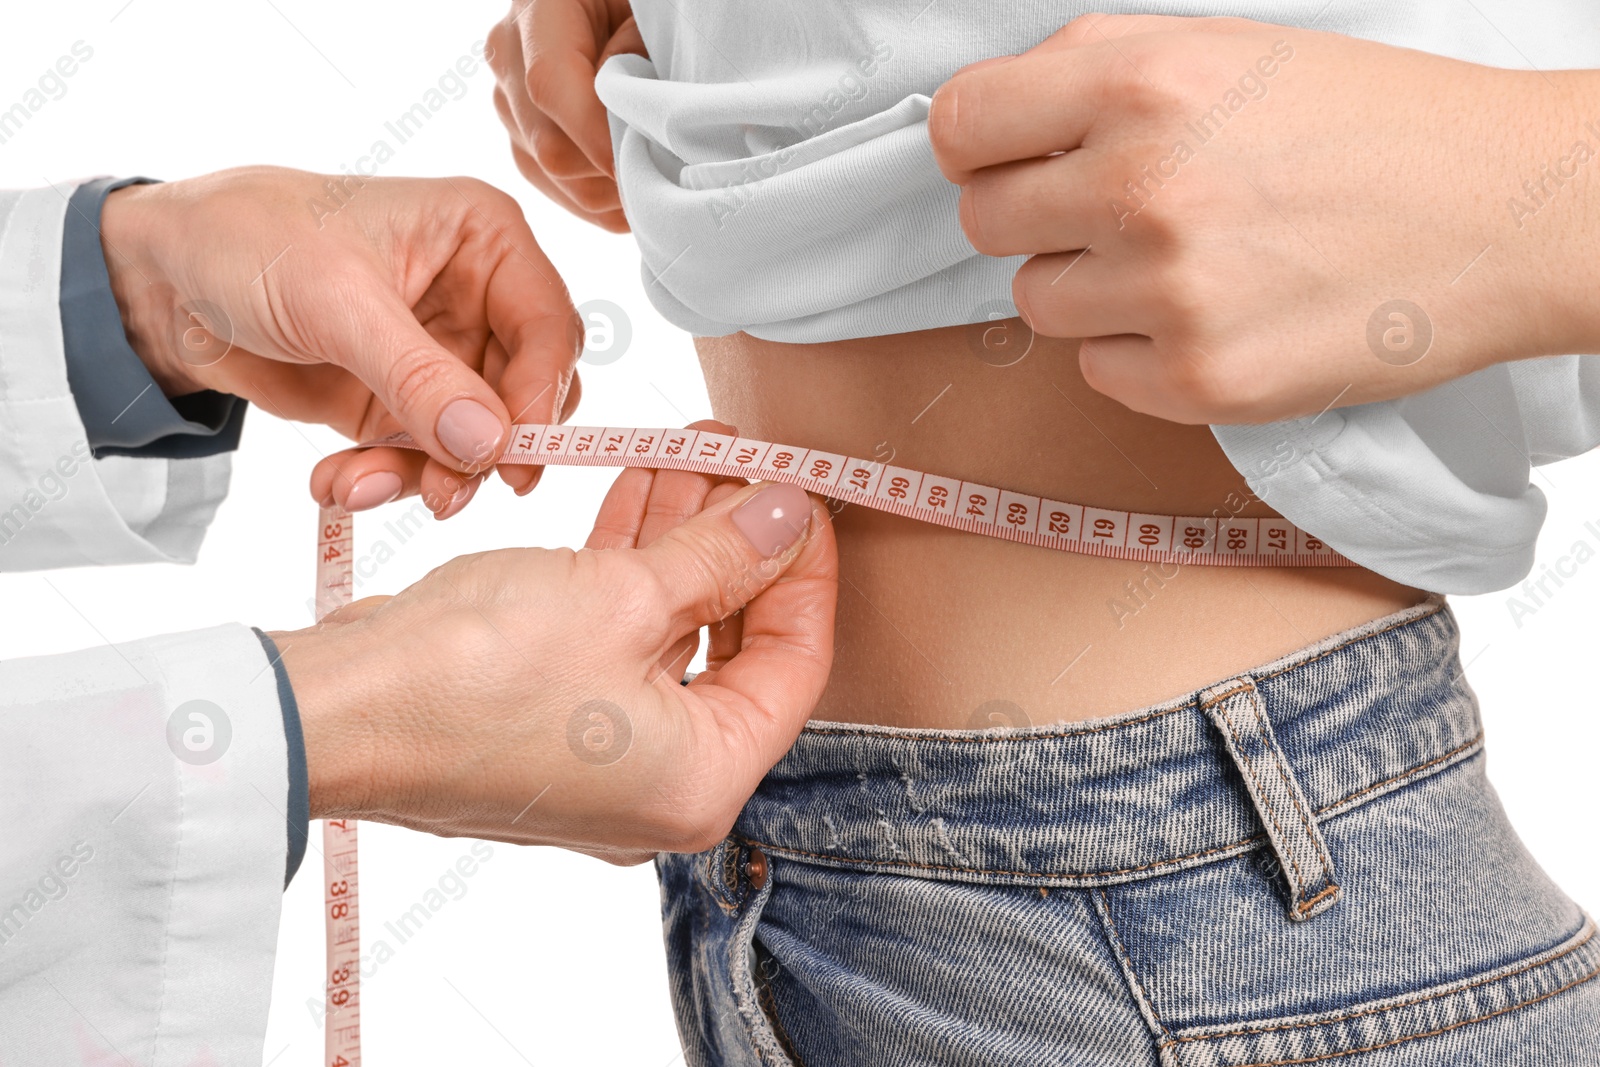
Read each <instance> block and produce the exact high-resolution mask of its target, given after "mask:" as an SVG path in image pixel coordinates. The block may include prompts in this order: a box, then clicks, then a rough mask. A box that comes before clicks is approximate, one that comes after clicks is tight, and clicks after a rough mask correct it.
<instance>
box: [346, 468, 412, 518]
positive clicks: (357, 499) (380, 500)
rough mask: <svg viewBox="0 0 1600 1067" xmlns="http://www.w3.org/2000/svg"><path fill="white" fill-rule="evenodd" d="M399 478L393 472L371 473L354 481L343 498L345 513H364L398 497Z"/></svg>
mask: <svg viewBox="0 0 1600 1067" xmlns="http://www.w3.org/2000/svg"><path fill="white" fill-rule="evenodd" d="M400 489H401V485H400V476H399V475H398V474H396V473H394V472H393V471H373V472H372V473H371V474H364V475H362V476H361V477H359V478H357V479H356V483H355V484H354V485H352V486H351V487H350V495H348V496H346V497H345V498H344V509H345V510H346V511H366V510H367V509H368V508H375V507H377V506H378V505H379V504H387V503H388V502H389V501H391V500H393V499H394V498H395V497H397V496H399V495H400Z"/></svg>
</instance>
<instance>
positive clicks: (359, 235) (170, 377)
mask: <svg viewBox="0 0 1600 1067" xmlns="http://www.w3.org/2000/svg"><path fill="white" fill-rule="evenodd" d="M101 236H102V245H103V247H104V250H105V254H106V264H107V268H108V269H109V271H110V276H111V287H112V291H113V293H114V294H115V296H116V298H117V304H118V307H119V309H120V311H121V313H122V321H123V326H124V329H125V332H126V333H127V336H128V340H129V342H130V344H132V346H133V348H134V350H135V351H136V352H138V354H139V356H140V358H141V359H142V360H143V361H144V362H145V365H146V366H147V367H149V369H150V372H151V375H152V377H154V378H155V380H156V383H157V384H158V385H159V386H160V388H161V389H162V390H163V391H164V392H165V393H166V394H167V395H168V396H169V397H171V396H181V395H184V394H186V393H192V392H197V391H199V390H202V389H215V390H217V391H219V392H223V393H231V394H233V395H235V396H241V397H244V398H245V399H247V400H249V401H250V402H251V403H254V404H257V405H259V406H260V407H262V408H263V409H265V410H267V411H269V412H271V413H273V414H275V415H278V416H280V417H282V418H287V419H294V420H297V421H304V422H318V423H324V424H326V425H328V426H331V427H333V428H334V429H336V430H338V431H339V432H341V433H343V434H345V435H346V436H347V437H350V438H351V439H353V440H357V441H360V440H367V439H370V438H373V437H377V436H381V435H384V434H387V433H392V432H394V431H396V430H401V429H404V430H408V431H409V432H410V433H411V435H412V436H413V437H415V438H416V439H417V441H418V442H419V443H421V445H422V447H423V448H424V449H425V450H426V453H425V454H424V453H420V452H410V453H408V452H406V451H404V450H400V449H373V450H369V451H368V452H366V453H362V454H360V455H359V456H357V455H356V454H353V453H352V454H340V455H339V456H335V457H330V459H328V460H324V461H323V463H322V464H321V465H320V467H319V474H320V475H321V481H320V484H319V486H318V495H319V496H320V497H321V498H322V499H323V501H324V502H325V503H326V502H328V501H330V500H337V501H338V502H339V503H341V504H344V505H345V506H346V507H351V508H352V509H353V510H359V509H360V507H370V506H373V505H374V504H379V503H383V502H384V501H385V500H387V499H393V498H394V497H396V496H399V495H402V494H403V493H408V492H417V491H421V492H422V494H423V498H424V500H425V501H426V502H427V503H428V504H429V506H430V507H431V508H432V509H433V510H434V512H435V514H437V515H440V516H441V517H443V516H445V515H448V514H451V513H453V512H454V511H456V510H459V509H460V507H461V506H463V505H464V504H465V503H466V499H467V498H469V497H470V496H471V492H472V490H473V489H475V488H476V487H477V485H478V483H479V480H480V478H479V476H480V475H481V473H482V472H483V471H485V470H486V469H487V468H488V467H489V466H490V465H491V464H490V462H489V461H490V460H491V459H492V458H493V457H495V456H497V455H498V454H499V453H500V451H501V449H502V448H503V446H504V443H505V441H506V438H507V436H508V433H509V429H510V425H511V423H512V422H516V421H523V422H552V421H560V420H561V418H562V416H563V414H564V412H566V411H567V410H570V408H571V407H572V406H573V405H574V404H576V402H577V393H578V391H577V389H576V388H575V386H576V381H577V379H576V376H575V375H574V372H573V368H574V365H575V363H576V361H577V357H578V354H579V353H580V352H581V351H582V336H581V331H580V329H579V324H578V319H577V315H576V312H575V311H574V309H573V307H572V302H571V300H570V299H569V297H568V296H567V291H566V287H565V286H564V285H563V284H562V281H561V278H560V276H559V275H558V274H557V273H556V271H555V269H554V268H553V267H552V266H551V265H550V261H549V260H548V259H546V258H545V255H544V253H543V252H542V251H540V249H539V245H538V244H537V243H536V242H535V240H534V237H533V234H532V233H531V232H530V231H529V229H528V225H527V223H526V221H525V220H524V219H523V216H522V212H521V210H520V209H519V208H518V206H517V203H516V201H514V200H513V199H512V198H511V197H509V196H507V195H506V194H505V193H502V192H500V191H498V190H496V189H494V188H491V187H490V186H488V185H485V184H483V183H482V182H479V181H476V180H473V179H470V178H445V179H416V178H360V177H356V176H353V175H338V176H333V177H329V176H326V175H319V174H308V173H305V172H302V171H294V170H285V169H282V168H276V167H250V168H244V169H240V170H231V171H223V172H220V173H217V174H211V175H206V176H204V177H199V178H192V179H188V180H185V181H175V182H169V183H167V184H163V185H136V186H129V187H125V188H123V189H120V190H117V191H116V192H114V193H112V194H111V195H110V196H109V197H107V199H106V202H105V208H104V211H103V214H102V217H101ZM502 476H503V477H504V478H505V480H506V481H507V482H509V483H510V484H511V485H512V486H513V488H516V489H518V490H521V491H524V492H525V491H526V490H527V489H529V488H531V486H532V484H533V482H534V481H535V480H536V479H537V476H538V470H537V469H536V468H527V469H524V470H520V471H519V470H515V469H514V468H510V467H507V468H505V469H504V470H503V473H502Z"/></svg>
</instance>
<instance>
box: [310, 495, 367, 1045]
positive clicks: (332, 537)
mask: <svg viewBox="0 0 1600 1067" xmlns="http://www.w3.org/2000/svg"><path fill="white" fill-rule="evenodd" d="M317 523H318V526H317V619H318V620H319V621H320V620H321V619H322V618H323V616H325V615H327V614H328V613H329V612H331V611H335V610H337V609H338V608H341V607H343V606H344V605H346V604H348V603H350V598H351V595H352V594H353V592H354V588H355V579H354V574H353V572H352V570H351V556H352V551H351V547H352V535H353V533H354V531H353V529H352V526H353V524H352V522H351V519H350V513H349V512H347V511H345V510H344V509H343V508H341V507H338V506H334V507H331V508H323V509H322V514H321V515H319V516H318V518H317ZM359 874H360V865H359V864H358V862H357V855H356V824H355V822H354V820H351V819H337V820H335V819H326V820H324V821H323V823H322V907H323V910H322V918H323V924H324V926H325V928H326V931H327V941H328V956H327V959H328V982H327V989H326V994H325V996H326V1000H325V1003H324V1007H325V1008H326V1012H325V1014H324V1015H323V1019H322V1022H323V1026H324V1027H325V1029H324V1049H325V1052H324V1055H323V1062H324V1063H326V1064H327V1065H328V1067H361V910H360V894H359V893H358V892H357V888H358V885H359Z"/></svg>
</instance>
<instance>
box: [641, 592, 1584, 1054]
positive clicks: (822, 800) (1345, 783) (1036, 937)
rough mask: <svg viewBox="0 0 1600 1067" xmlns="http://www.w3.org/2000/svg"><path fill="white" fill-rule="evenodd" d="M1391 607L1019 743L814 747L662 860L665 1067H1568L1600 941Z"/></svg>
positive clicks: (820, 735) (1442, 662)
mask: <svg viewBox="0 0 1600 1067" xmlns="http://www.w3.org/2000/svg"><path fill="white" fill-rule="evenodd" d="M1456 646H1457V631H1456V624H1455V620H1454V618H1453V617H1452V616H1451V614H1450V611H1449V609H1448V608H1446V607H1445V606H1444V605H1443V603H1442V602H1438V603H1429V604H1424V605H1420V606H1418V607H1416V608H1412V609H1409V610H1407V611H1404V612H1400V613H1399V614H1396V615H1393V616H1390V617H1388V618H1385V619H1380V620H1377V621H1376V622H1373V623H1370V624H1368V625H1366V626H1363V627H1361V628H1359V629H1357V630H1353V631H1350V632H1348V633H1345V634H1340V635H1338V636H1336V637H1333V638H1330V639H1328V640H1326V641H1323V642H1320V643H1318V644H1316V645H1313V646H1311V647H1309V648H1306V649H1303V650H1301V651H1300V652H1297V653H1295V654H1293V655H1291V656H1289V657H1287V658H1285V659H1282V660H1280V661H1278V662H1276V663H1272V664H1269V665H1267V666H1264V667H1262V668H1260V669H1258V670H1254V671H1251V672H1249V673H1248V674H1243V675H1240V676H1238V677H1235V678H1231V679H1229V680H1227V681H1225V682H1222V683H1219V684H1217V685H1214V686H1212V687H1210V688H1209V689H1206V690H1204V691H1202V692H1199V693H1194V694H1191V695H1189V696H1187V697H1184V698H1183V699H1181V700H1175V701H1172V702H1170V703H1167V704H1162V705H1159V706H1157V707H1151V708H1146V709H1143V710H1140V711H1137V712H1133V713H1130V714H1127V715H1122V716H1118V717H1117V718H1115V719H1110V720H1100V721H1096V722H1089V723H1079V724H1073V725H1067V726H1049V727H1037V728H1031V729H1023V730H990V731H984V732H974V731H928V730H901V729H891V728H884V727H870V726H848V725H840V724H827V723H813V724H812V725H811V726H809V727H808V728H807V729H806V731H805V733H804V734H803V735H802V736H801V738H800V740H799V742H798V743H797V744H796V745H795V747H794V749H793V750H792V751H791V752H790V753H789V754H788V755H787V756H786V757H785V758H784V759H783V761H782V762H780V763H779V764H778V766H777V767H775V768H774V769H773V770H772V773H771V774H770V775H768V777H767V779H766V780H765V781H764V782H763V783H762V785H761V788H760V790H759V791H758V792H757V793H756V795H755V796H754V797H753V798H752V799H751V801H750V803H749V805H748V806H747V807H746V808H745V810H744V813H743V815H742V816H741V817H740V819H739V822H738V824H737V826H736V827H735V829H734V833H733V835H732V836H730V837H729V838H728V839H727V840H726V841H724V842H722V843H721V844H719V845H718V846H717V847H716V848H713V849H711V850H710V851H709V852H705V853H701V854H700V855H692V856H691V855H663V856H661V857H660V859H659V860H658V870H659V873H660V877H661V885H662V897H663V907H664V912H665V919H666V923H665V927H666V939H667V955H668V964H669V969H670V973H671V982H672V994H673V1000H674V1007H675V1010H676V1012H677V1019H678V1027H679V1031H680V1034H681V1036H682V1038H683V1041H684V1045H685V1049H686V1055H687V1059H688V1063H689V1064H690V1065H691V1067H711V1065H752V1067H754V1065H786V1064H797V1065H799V1064H803V1065H806V1067H828V1065H845V1064H850V1065H858V1064H859V1065H869V1067H880V1065H891V1064H972V1065H978V1064H982V1065H984V1067H996V1065H1017V1067H1022V1065H1027V1067H1037V1065H1041V1064H1071V1065H1085V1067H1112V1065H1151V1067H1155V1065H1160V1067H1288V1065H1291V1064H1310V1063H1323V1062H1327V1063H1330V1064H1337V1065H1341V1067H1402V1065H1404V1067H1424V1065H1425V1067H1440V1065H1451V1067H1454V1065H1466V1064H1472V1065H1483V1067H1490V1065H1492V1067H1524V1065H1525V1067H1579V1065H1584V1067H1593V1065H1595V1064H1600V982H1595V981H1591V979H1594V978H1595V977H1596V976H1597V974H1600V939H1596V938H1595V937H1594V934H1595V927H1594V924H1593V923H1592V922H1591V921H1590V920H1589V919H1588V917H1587V916H1585V915H1584V913H1583V912H1582V911H1581V910H1579V908H1578V907H1577V906H1576V905H1575V904H1573V902H1572V901H1571V900H1569V899H1567V897H1566V896H1565V895H1564V894H1563V893H1562V892H1561V891H1560V890H1559V889H1558V888H1557V887H1556V886H1555V885H1553V884H1552V883H1551V882H1550V880H1549V878H1547V877H1546V876H1545V874H1544V872H1543V871H1542V870H1540V868H1539V866H1538V864H1537V863H1535V862H1534V860H1533V859H1532V857H1530V856H1529V855H1528V853H1527V852H1526V851H1525V849H1524V848H1523V846H1522V844H1521V842H1520V841H1518V839H1517V836H1516V834H1515V832H1514V831H1513V830H1512V829H1511V827H1510V826H1509V825H1508V824H1507V822H1506V818H1505V814H1504V813H1503V812H1502V810H1501V808H1500V804H1499V801H1498V800H1497V799H1496V797H1495V794H1494V791H1493V789H1492V788H1491V787H1490V785H1489V783H1488V781H1487V780H1486V778H1485V776H1484V754H1483V735H1482V727H1481V725H1480V723H1479V719H1478V712H1477V704H1476V701H1475V698H1474V697H1473V695H1472V692H1471V690H1470V689H1469V688H1468V686H1467V684H1466V683H1465V682H1464V681H1463V680H1462V677H1461V666H1460V663H1459V661H1458V658H1457V648H1456Z"/></svg>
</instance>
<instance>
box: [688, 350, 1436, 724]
mask: <svg viewBox="0 0 1600 1067" xmlns="http://www.w3.org/2000/svg"><path fill="white" fill-rule="evenodd" d="M698 347H699V349H700V355H701V363H702V366H703V367H704V369H705V372H706V380H707V384H708V387H709V388H710V392H711V398H712V406H713V410H714V411H715V414H716V415H717V417H718V418H719V419H722V420H723V421H725V422H729V423H732V424H734V425H736V426H738V427H739V429H740V432H741V433H744V434H747V435H749V436H754V437H760V438H764V439H767V440H776V441H784V442H788V443H791V444H798V445H804V446H807V447H812V448H822V449H827V450H829V451H837V452H840V453H843V454H847V455H857V456H864V457H870V458H873V459H876V460H879V461H881V462H884V463H890V462H893V463H895V464H897V465H901V466H907V467H912V468H915V469H918V470H925V471H930V472H934V473H938V474H942V475H947V476H951V477H959V478H963V479H966V480H969V481H975V482H982V483H984V484H989V485H996V486H999V487H1002V488H1006V489H1013V490H1016V491H1018V492H1024V493H1029V494H1033V495H1038V496H1044V497H1048V498H1052V499H1057V500H1068V501H1073V502H1076V503H1081V504H1087V505H1092V506H1097V507H1105V508H1112V509H1117V510H1129V511H1143V512H1152V513H1156V514H1183V515H1211V514H1219V515H1229V516H1234V515H1239V516H1256V515H1271V514H1274V513H1273V511H1272V509H1271V508H1270V507H1268V506H1267V505H1265V504H1264V503H1262V502H1261V501H1259V500H1257V499H1256V498H1255V497H1254V496H1253V495H1252V494H1251V492H1250V490H1249V487H1248V486H1247V485H1246V484H1245V481H1244V479H1243V478H1242V477H1241V476H1240V475H1239V473H1238V472H1237V471H1235V470H1234V469H1233V467H1232V465H1231V464H1230V463H1229V462H1228V460H1227V458H1226V457H1225V456H1224V455H1223V453H1222V451H1221V449H1220V448H1219V447H1218V446H1217V444H1216V442H1215V440H1214V439H1213V438H1212V436H1211V433H1210V431H1209V429H1207V428H1206V427H1204V426H1180V425H1176V424H1173V423H1166V422H1162V421H1160V420H1156V419H1152V418H1149V417H1147V416H1143V415H1139V414H1137V413H1135V412H1132V411H1129V410H1128V409H1126V408H1124V407H1122V406H1121V405H1119V404H1117V403H1115V402H1114V401H1111V400H1108V399H1107V398H1105V397H1104V396H1101V395H1100V394H1098V393H1096V392H1094V391H1093V390H1091V389H1089V388H1088V386H1087V385H1086V384H1085V383H1084V381H1083V378H1082V376H1081V374H1080V373H1079V371H1078V362H1077V346H1076V343H1075V342H1071V341H1059V340H1051V339H1046V338H1031V337H1029V336H1028V335H1027V333H1026V327H1024V326H1022V325H1021V324H1020V323H1017V322H1015V321H1014V320H1013V321H1012V322H1009V323H988V324H981V325H979V326H973V327H955V328H950V329H943V330H930V331H925V332H922V333H915V334H901V335H895V336H891V337H879V338H868V339H861V340H853V341H841V342H834V343H828V344H816V345H787V344H778V343H773V342H765V341H759V340H756V339H754V338H750V337H748V336H745V335H742V334H741V335H735V336H733V337H726V338H714V339H701V340H700V341H699V342H698ZM837 530H838V535H839V546H840V557H841V576H842V586H841V590H840V601H839V613H838V629H837V652H836V659H835V666H834V671H833V675H832V679H831V681H830V684H829V688H828V692H827V694H826V696H825V697H824V699H823V702H822V704H821V706H820V707H819V708H818V709H817V711H816V717H817V718H819V719H829V720H835V721H850V722H872V723H882V724H891V725H903V726H931V727H939V728H960V727H965V726H976V727H983V726H992V725H1003V724H1006V723H1015V724H1018V725H1020V724H1023V723H1040V722H1050V721H1059V720H1081V719H1087V718H1095V717H1098V716H1102V715H1107V714H1114V713H1116V712H1119V711H1125V710H1128V709H1131V708H1135V707H1140V706H1142V705H1145V704H1149V703H1152V702H1155V701H1159V700H1162V699H1165V698H1167V697H1170V696H1173V695H1176V694H1178V693H1182V692H1184V691H1186V690H1190V689H1195V688H1199V687H1201V686H1203V685H1205V684H1207V683H1209V682H1212V681H1215V680H1217V679H1218V678H1222V677H1226V676H1227V675H1229V674H1232V673H1236V672H1238V671H1241V670H1245V669H1248V668H1249V667H1251V666H1253V665H1256V664H1259V663H1264V662H1267V661H1269V660H1272V659H1274V658H1276V657H1277V656H1280V655H1283V654H1285V653H1287V652H1290V651H1293V650H1294V649H1296V648H1299V647H1302V646H1304V645H1306V644H1309V643H1311V642H1312V641H1315V640H1318V639H1319V638H1322V637H1325V636H1327V635H1329V634H1332V633H1337V632H1339V631H1341V630H1344V629H1347V628H1349V627H1351V626H1354V625H1358V624H1360V623H1362V622H1366V621H1368V620H1370V619H1373V618H1377V617H1380V616H1382V615H1385V614H1388V613H1390V612H1392V611H1395V610H1398V609H1399V608H1401V607H1404V606H1407V605H1409V604H1413V603H1416V602H1418V601H1419V600H1421V599H1422V598H1423V595H1424V594H1422V593H1421V592H1419V591H1417V590H1414V589H1409V588H1407V587H1404V586H1400V585H1397V584H1395V583H1393V582H1390V581H1388V580H1386V579H1384V578H1381V577H1379V576H1378V575H1375V574H1373V573H1371V572H1369V571H1365V570H1361V569H1359V568H1349V569H1341V570H1327V569H1293V568H1271V569H1258V568H1217V567H1202V566H1196V565H1188V566H1183V565H1178V564H1172V563H1164V564H1162V563H1141V562H1131V561H1123V560H1113V559H1105V558H1098V557H1091V556H1084V555H1075V554H1070V553H1065V552H1059V551H1053V550H1049V549H1041V548H1034V547H1030V546H1026V545H1018V544H1013V543H1008V542H1003V541H999V540H995V539H992V538H985V537H981V536H978V535H974V534H964V533H958V532H953V531H950V530H944V529H940V528H937V527H933V526H929V525H926V524H922V523H917V522H914V521H910V520H906V519H900V518H896V517H894V516H891V515H885V514H881V513H874V512H868V511H866V510H865V509H861V508H853V507H848V506H847V507H844V508H843V509H842V510H841V511H840V513H839V514H838V516H837Z"/></svg>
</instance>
